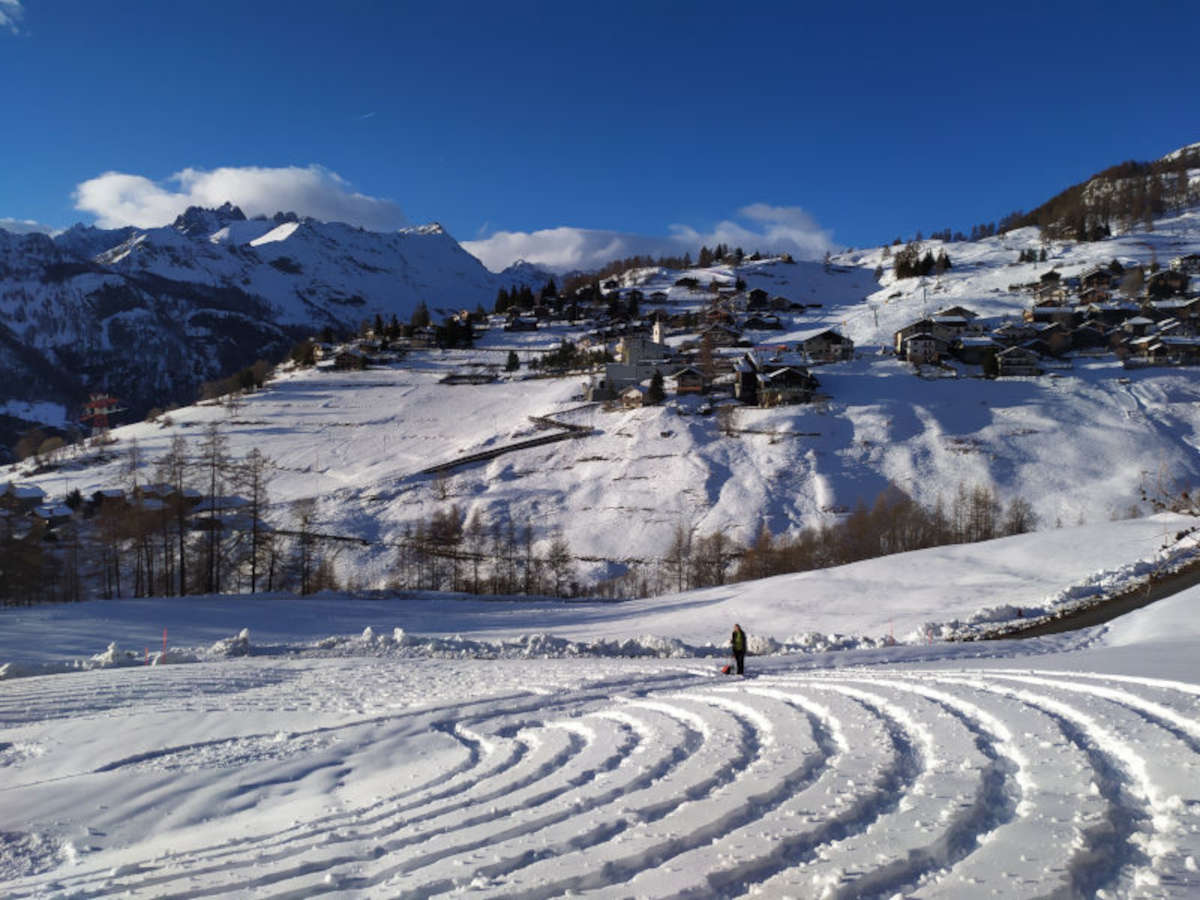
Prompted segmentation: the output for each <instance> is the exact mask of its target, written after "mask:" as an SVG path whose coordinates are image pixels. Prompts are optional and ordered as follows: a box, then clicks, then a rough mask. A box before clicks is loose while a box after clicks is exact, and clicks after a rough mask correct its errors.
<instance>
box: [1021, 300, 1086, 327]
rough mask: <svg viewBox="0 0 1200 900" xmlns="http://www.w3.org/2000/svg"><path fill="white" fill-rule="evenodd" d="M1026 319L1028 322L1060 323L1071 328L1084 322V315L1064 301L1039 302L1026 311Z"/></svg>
mask: <svg viewBox="0 0 1200 900" xmlns="http://www.w3.org/2000/svg"><path fill="white" fill-rule="evenodd" d="M1024 318H1025V321H1026V322H1034V323H1038V322H1043V323H1044V322H1058V323H1061V324H1063V325H1066V326H1068V327H1071V326H1074V325H1076V324H1078V323H1079V322H1080V321H1082V320H1083V314H1082V313H1081V312H1080V311H1079V310H1078V308H1077V307H1075V306H1070V305H1068V304H1067V303H1066V302H1065V301H1064V300H1039V301H1038V302H1036V303H1035V304H1033V306H1032V307H1031V308H1029V309H1027V310H1025V313H1024Z"/></svg>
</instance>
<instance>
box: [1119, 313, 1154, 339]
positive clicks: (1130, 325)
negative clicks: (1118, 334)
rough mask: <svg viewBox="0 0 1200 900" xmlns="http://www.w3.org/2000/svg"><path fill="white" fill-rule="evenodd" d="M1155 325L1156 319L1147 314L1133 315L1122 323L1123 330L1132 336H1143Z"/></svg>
mask: <svg viewBox="0 0 1200 900" xmlns="http://www.w3.org/2000/svg"><path fill="white" fill-rule="evenodd" d="M1153 327H1154V320H1153V319H1148V318H1146V316H1133V317H1132V318H1130V319H1126V320H1125V321H1124V322H1123V323H1122V324H1121V330H1122V331H1123V332H1125V334H1127V335H1130V336H1132V337H1142V336H1143V335H1145V334H1147V333H1149V331H1150V329H1151V328H1153Z"/></svg>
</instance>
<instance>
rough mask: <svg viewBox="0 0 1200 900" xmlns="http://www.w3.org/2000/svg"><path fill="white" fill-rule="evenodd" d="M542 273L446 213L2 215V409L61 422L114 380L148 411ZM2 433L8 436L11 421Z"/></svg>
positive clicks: (469, 302)
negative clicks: (462, 240)
mask: <svg viewBox="0 0 1200 900" xmlns="http://www.w3.org/2000/svg"><path fill="white" fill-rule="evenodd" d="M546 277H547V276H546V275H545V273H541V272H538V271H536V270H533V269H532V268H531V267H527V266H526V267H520V268H516V269H514V270H513V271H511V272H505V273H501V274H499V275H497V274H494V273H492V272H489V271H488V270H487V269H485V268H484V267H483V265H482V264H481V263H480V262H479V261H478V260H477V259H475V257H473V256H471V255H470V254H468V253H467V252H466V251H465V250H463V249H462V247H460V246H459V244H458V243H457V241H455V240H454V239H453V238H452V237H451V236H450V235H449V234H447V233H446V232H445V231H444V230H443V229H442V228H441V227H440V226H437V225H428V226H420V227H416V228H407V229H403V230H401V231H397V232H391V233H379V232H369V231H364V230H363V229H361V228H356V227H352V226H349V225H344V224H340V223H336V222H317V221H315V220H311V219H299V218H297V217H296V216H295V215H291V214H288V215H284V214H280V215H277V216H276V217H275V218H274V219H271V220H268V219H254V220H247V219H246V217H245V216H244V215H243V214H242V213H241V211H240V210H239V209H237V207H234V206H231V205H229V204H226V205H225V206H223V207H221V208H219V209H208V210H206V209H200V208H197V207H193V208H191V209H189V210H188V211H187V212H186V213H184V214H182V215H180V216H179V218H178V219H177V220H176V221H175V223H173V224H172V225H170V226H166V227H162V228H150V229H133V228H120V229H113V230H105V229H99V228H93V227H84V226H75V227H74V228H71V229H68V230H67V231H64V232H62V233H60V234H58V235H56V236H54V237H48V236H46V235H41V234H30V235H14V234H10V233H9V232H7V231H4V230H0V322H3V325H2V326H0V361H2V362H3V365H4V371H5V373H6V374H7V375H9V376H11V377H7V378H5V379H4V381H3V383H2V384H0V413H7V414H8V415H12V416H17V417H19V418H22V419H25V420H27V421H41V422H44V423H46V424H50V425H63V424H65V423H66V422H67V421H68V420H69V418H70V417H72V416H73V415H75V414H77V412H78V407H79V404H81V403H82V402H83V401H84V400H86V399H87V395H88V393H89V392H96V391H107V392H111V393H113V394H115V395H116V396H118V397H119V398H120V399H121V401H122V402H123V404H124V405H125V406H127V407H128V408H129V409H130V410H131V411H132V413H133V414H134V415H135V416H140V415H142V414H144V413H145V412H146V411H147V410H149V409H150V408H151V407H155V406H159V407H161V406H166V405H169V404H171V403H180V402H184V403H186V402H190V401H191V400H193V399H195V397H196V396H197V388H198V386H199V385H200V384H201V382H203V381H207V380H211V379H214V378H219V377H223V376H226V375H229V374H231V373H232V372H234V371H236V370H237V369H239V368H242V367H243V366H247V365H249V364H251V363H252V362H254V361H255V360H256V359H259V358H265V359H270V360H275V359H279V358H281V357H282V356H283V355H284V354H285V353H286V351H287V349H288V348H289V347H290V346H291V345H292V344H293V343H294V342H295V341H296V340H298V339H299V338H301V337H305V336H308V335H310V334H312V333H314V332H316V331H319V330H320V329H322V328H323V327H326V326H328V327H332V328H333V329H334V330H336V331H341V330H354V329H356V328H358V326H359V325H360V324H361V322H363V321H364V320H369V319H372V318H373V317H374V316H376V315H381V316H383V317H384V318H385V319H390V317H391V316H393V315H395V316H397V317H399V318H400V320H401V321H405V322H407V321H408V319H409V318H410V316H411V315H412V312H413V310H414V309H415V308H416V307H417V306H418V304H420V303H425V304H426V305H427V307H428V308H429V309H430V310H432V311H434V313H435V315H437V314H439V312H440V311H443V310H444V311H446V312H447V313H448V312H451V311H457V310H459V309H463V308H468V309H475V308H476V306H478V305H480V304H484V305H488V306H490V305H491V303H492V302H493V301H494V299H495V296H496V292H497V290H498V289H499V288H500V287H501V286H503V287H509V286H510V285H511V284H514V283H517V284H530V285H532V286H534V287H540V286H541V285H542V284H543V283H544V282H545V279H546ZM47 403H50V404H54V405H55V406H56V407H57V410H56V411H55V410H52V409H47V407H46V406H45V405H44V404H47ZM39 404H43V405H41V406H39ZM0 436H2V437H4V438H5V439H4V440H0V444H4V445H5V446H11V444H12V443H13V440H10V439H8V438H9V436H10V431H9V430H3V431H2V433H0Z"/></svg>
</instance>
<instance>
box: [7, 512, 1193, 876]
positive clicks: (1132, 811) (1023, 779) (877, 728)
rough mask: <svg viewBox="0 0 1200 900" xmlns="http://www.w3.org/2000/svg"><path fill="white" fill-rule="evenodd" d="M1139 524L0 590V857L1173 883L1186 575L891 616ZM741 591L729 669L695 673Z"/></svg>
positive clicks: (30, 864)
mask: <svg viewBox="0 0 1200 900" xmlns="http://www.w3.org/2000/svg"><path fill="white" fill-rule="evenodd" d="M1155 524H1156V523H1155V522H1152V521H1145V522H1116V523H1104V524H1102V525H1099V526H1093V527H1089V528H1088V529H1085V530H1083V531H1080V530H1078V529H1064V530H1063V531H1062V532H1061V533H1060V534H1059V535H1057V537H1059V538H1061V540H1059V541H1049V542H1047V541H1044V540H1041V539H1040V538H1039V536H1034V535H1022V536H1019V537H1014V538H1008V539H1005V540H1003V541H993V542H989V543H987V544H980V545H975V546H974V547H971V548H963V547H960V548H953V550H952V551H950V552H946V551H925V552H923V553H917V554H913V555H911V556H910V557H908V558H906V559H904V560H903V561H901V562H902V564H903V571H904V572H907V573H911V575H912V576H913V577H911V578H903V579H900V580H899V583H894V582H893V584H892V587H893V589H892V590H890V591H888V590H881V587H882V586H883V585H882V582H884V581H892V579H891V577H890V576H893V575H894V574H895V572H896V569H897V567H896V566H894V565H893V566H888V567H887V569H888V571H886V572H883V573H881V570H880V566H878V565H877V564H875V563H866V564H860V565H857V566H845V567H841V568H840V569H837V570H830V571H828V572H821V573H811V577H810V578H806V579H804V583H803V585H802V586H803V589H804V590H803V596H799V597H798V596H796V595H797V593H798V591H797V588H798V587H800V586H801V585H798V584H796V583H795V582H794V581H793V583H791V584H789V583H783V582H780V580H779V579H769V580H767V581H762V582H752V583H749V584H745V585H737V586H730V587H725V588H722V589H720V590H719V591H718V590H710V591H703V592H693V593H685V594H677V595H673V596H671V597H668V598H657V599H654V600H647V601H642V602H629V603H612V602H609V603H604V602H579V601H576V602H537V601H530V600H525V601H524V602H510V603H503V604H500V603H496V602H495V601H492V602H487V601H482V600H478V599H469V598H461V597H454V596H449V595H446V594H416V595H411V594H405V595H393V594H386V593H384V594H371V595H367V596H359V595H353V594H346V593H324V594H320V595H316V596H314V597H299V598H298V597H292V596H284V595H258V596H247V595H240V596H225V597H219V596H218V597H213V596H210V597H202V598H201V597H194V598H186V601H187V602H180V601H179V600H177V599H174V598H153V599H138V600H128V599H127V600H120V601H101V602H95V603H87V604H53V605H42V606H38V607H32V608H24V609H5V610H2V612H3V614H4V619H5V626H6V627H5V628H4V629H3V630H2V631H0V683H2V684H3V686H4V690H3V692H2V693H0V790H3V791H4V796H5V798H6V800H7V802H5V803H4V804H2V805H0V832H2V833H3V834H4V835H5V840H4V841H3V842H0V885H2V886H3V888H4V893H5V896H8V897H14V898H35V897H36V898H40V897H46V896H56V897H57V896H98V895H104V896H112V895H116V894H129V893H132V894H136V895H141V894H147V895H154V896H168V895H169V896H175V895H197V894H204V895H211V896H217V895H221V896H228V895H249V894H254V895H258V894H263V893H271V894H276V895H281V894H288V895H292V896H300V895H303V896H312V895H316V894H321V893H332V894H337V895H346V894H352V895H354V896H356V897H379V898H386V897H397V896H432V895H435V894H438V895H442V894H449V893H455V894H457V893H462V892H464V891H470V892H471V893H472V894H479V895H480V896H487V897H501V896H503V897H511V896H518V895H519V896H538V897H558V896H566V895H571V894H578V893H582V892H590V893H595V894H599V895H604V896H610V895H611V896H616V895H620V896H629V895H636V896H639V897H678V896H680V894H681V893H685V892H687V893H691V894H694V895H697V896H711V895H713V894H714V893H719V894H721V895H726V894H739V895H740V894H743V893H746V892H749V893H756V894H761V895H763V896H802V897H837V896H913V895H915V896H922V897H943V898H961V897H970V896H976V895H978V894H979V893H980V887H981V885H986V886H988V887H989V888H994V891H995V892H998V893H999V894H1000V895H1002V896H1010V895H1011V896H1026V895H1029V894H1037V895H1049V894H1053V895H1062V896H1093V895H1094V896H1119V897H1179V898H1185V897H1194V896H1195V895H1196V891H1197V889H1198V888H1200V873H1198V869H1197V862H1196V861H1197V859H1198V858H1200V842H1198V833H1200V808H1198V804H1197V780H1196V778H1195V771H1196V768H1197V765H1198V764H1200V755H1198V750H1200V747H1198V745H1197V739H1198V738H1200V724H1198V723H1197V720H1196V715H1195V712H1196V702H1197V698H1198V696H1200V686H1198V685H1197V684H1196V679H1195V673H1196V669H1195V660H1196V655H1197V649H1198V645H1200V630H1198V629H1197V624H1196V617H1195V614H1194V609H1195V604H1196V602H1197V601H1198V600H1200V588H1193V589H1191V590H1190V591H1187V592H1185V593H1182V594H1180V595H1177V596H1175V597H1170V598H1167V599H1165V600H1162V601H1160V602H1158V603H1154V604H1152V605H1151V606H1149V607H1147V608H1145V609H1141V610H1138V611H1137V612H1135V613H1132V614H1130V615H1127V616H1124V617H1122V618H1120V619H1117V620H1114V621H1113V622H1111V623H1109V624H1108V625H1106V626H1101V627H1096V628H1089V629H1085V630H1083V631H1080V632H1072V633H1069V634H1063V635H1056V636H1054V637H1052V638H1044V639H1029V640H1021V641H992V642H983V643H963V642H955V641H943V640H940V639H938V638H940V637H941V636H942V634H943V632H942V631H940V630H939V631H938V632H937V633H936V635H931V633H930V632H928V631H925V630H921V629H918V631H917V633H916V634H913V635H910V634H909V633H908V632H909V629H910V626H911V625H912V624H914V623H916V624H919V623H922V622H936V621H942V622H945V621H946V618H947V617H948V616H960V615H962V616H967V615H968V614H969V611H970V610H972V609H976V608H978V604H980V603H986V602H988V601H990V600H994V599H996V595H997V594H998V593H1004V594H1006V595H1007V596H1008V597H1009V598H1010V599H1012V600H1015V601H1017V602H1020V603H1022V604H1036V603H1038V602H1040V600H1041V599H1042V598H1043V597H1044V596H1045V594H1046V593H1047V592H1052V593H1057V594H1063V593H1066V592H1067V590H1068V589H1069V588H1070V587H1071V583H1072V582H1074V581H1075V579H1077V578H1078V577H1079V576H1080V574H1081V573H1084V572H1088V575H1089V577H1085V578H1084V579H1082V583H1083V584H1084V585H1093V584H1097V583H1099V582H1100V581H1102V580H1103V579H1105V578H1109V579H1110V580H1117V581H1119V580H1120V575H1118V574H1117V573H1116V572H1114V570H1113V569H1111V568H1110V566H1111V563H1113V562H1116V561H1118V560H1120V561H1125V560H1132V559H1135V558H1137V557H1139V556H1141V555H1142V554H1146V553H1152V551H1153V547H1154V546H1156V545H1157V540H1156V537H1155V535H1154V530H1155V529H1154V525H1155ZM1174 524H1175V523H1172V525H1174ZM1073 545H1077V546H1080V547H1082V548H1083V549H1084V551H1085V552H1084V553H1083V554H1081V555H1080V557H1079V558H1077V559H1072V561H1071V562H1072V565H1071V570H1072V571H1070V572H1064V571H1062V567H1061V566H1060V564H1059V561H1060V559H1061V558H1062V556H1063V555H1064V550H1065V549H1066V550H1068V551H1069V548H1070V547H1071V546H1073ZM966 550H970V551H971V552H969V553H967V552H962V551H966ZM1191 552H1192V553H1194V552H1195V547H1194V542H1193V547H1192V549H1191ZM1067 555H1070V554H1069V552H1068V553H1067ZM1084 557H1090V559H1088V558H1084ZM1098 560H1103V562H1102V563H1101V565H1102V568H1101V569H1100V570H1098V571H1094V572H1089V568H1090V567H1091V566H1093V565H1095V563H1096V562H1097V561H1098ZM881 574H882V575H883V578H881ZM919 574H925V575H926V576H927V577H925V578H920V577H917V576H918V575H919ZM1017 574H1020V575H1021V576H1023V577H1021V578H1020V580H1017V579H1016V578H1014V577H1013V576H1014V575H1017ZM1114 576H1115V578H1114ZM1076 583H1078V582H1076ZM972 587H973V588H974V598H975V599H974V603H975V604H976V605H975V606H972V600H971V589H972ZM821 597H838V598H839V602H837V603H830V602H825V603H821V602H819V598H821ZM889 614H891V615H894V617H895V623H894V625H895V627H894V631H895V635H896V640H894V641H893V640H890V635H889V625H890V624H891V623H890V622H889V620H888V616H889ZM733 622H740V623H742V624H743V625H744V626H745V627H746V629H747V630H748V632H749V635H750V645H751V646H750V649H751V655H750V656H749V658H748V660H747V664H746V673H747V676H748V677H746V678H737V677H723V676H722V675H720V674H719V671H720V666H721V664H722V663H723V662H724V661H725V660H726V659H727V658H728V656H727V654H728V651H727V650H726V649H725V647H724V644H725V641H726V640H727V636H728V634H729V629H730V626H731V623H733ZM835 629H836V630H837V631H839V632H841V635H830V637H831V638H832V640H828V641H827V640H825V639H823V637H822V636H823V635H825V634H828V633H829V632H831V631H833V630H835ZM858 635H870V636H872V637H873V638H874V640H872V641H870V642H868V641H866V640H858V641H855V640H853V639H852V637H853V636H858ZM838 637H840V638H842V640H840V641H839V640H836V638H838ZM784 642H787V643H786V646H781V645H783V643H784ZM106 645H107V649H105V647H106ZM780 650H783V651H784V652H780ZM52 673H63V674H52ZM29 675H37V676H39V677H23V676H29ZM1189 773H1190V774H1189ZM1011 886H1019V887H1016V888H1013V887H1011Z"/></svg>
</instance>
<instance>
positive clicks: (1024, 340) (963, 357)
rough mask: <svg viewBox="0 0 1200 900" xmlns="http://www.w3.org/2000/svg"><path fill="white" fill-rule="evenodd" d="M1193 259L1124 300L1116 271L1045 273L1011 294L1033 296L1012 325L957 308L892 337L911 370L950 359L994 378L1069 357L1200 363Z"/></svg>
mask: <svg viewBox="0 0 1200 900" xmlns="http://www.w3.org/2000/svg"><path fill="white" fill-rule="evenodd" d="M1196 274H1200V254H1192V255H1190V256H1183V257H1178V258H1177V259H1175V260H1173V261H1172V264H1171V267H1170V268H1168V269H1163V270H1160V271H1157V272H1153V273H1151V274H1150V275H1148V276H1146V277H1145V280H1144V283H1143V285H1142V287H1141V290H1140V291H1139V292H1138V293H1137V294H1136V295H1134V296H1129V293H1128V292H1129V290H1130V289H1129V286H1128V283H1125V285H1124V289H1123V290H1122V283H1123V280H1124V278H1125V272H1124V270H1123V269H1122V268H1121V267H1120V265H1119V264H1116V263H1114V264H1113V265H1111V266H1098V267H1096V268H1093V269H1090V270H1088V271H1086V272H1084V273H1082V274H1081V275H1079V276H1075V277H1071V278H1064V277H1062V275H1061V273H1059V272H1057V271H1054V270H1051V271H1049V272H1046V273H1044V274H1043V275H1042V276H1041V277H1040V278H1039V279H1038V281H1037V282H1035V283H1033V284H1024V285H1014V286H1013V288H1014V289H1020V290H1024V291H1027V292H1029V293H1031V294H1032V295H1033V302H1032V305H1031V306H1030V307H1029V308H1028V309H1026V310H1025V312H1024V314H1023V315H1022V317H1021V319H1020V320H1019V321H1004V322H1000V323H998V324H997V323H990V322H989V323H984V322H983V321H982V320H980V319H979V317H978V315H977V314H976V313H974V312H973V311H971V310H969V309H966V308H965V307H962V306H953V307H950V308H948V309H943V310H941V311H939V312H937V313H934V314H933V315H931V316H926V317H924V318H922V319H919V320H917V321H915V322H913V323H911V324H909V325H906V326H905V327H903V328H901V329H900V330H899V331H897V332H895V334H894V346H893V349H894V350H895V353H896V355H897V357H899V358H900V359H904V360H907V361H909V362H912V363H915V364H918V365H919V364H926V363H929V364H939V363H943V362H946V361H948V360H951V359H954V360H958V361H959V362H962V363H966V364H970V365H982V366H984V368H985V371H988V370H989V369H990V370H991V371H990V374H995V375H998V376H1013V375H1038V374H1041V373H1042V372H1043V371H1044V369H1045V368H1046V367H1047V366H1048V365H1049V361H1051V360H1055V359H1058V358H1061V357H1063V356H1065V355H1067V354H1068V353H1109V352H1112V353H1115V354H1117V355H1118V357H1120V358H1121V359H1122V360H1124V362H1125V364H1126V365H1128V366H1137V365H1195V364H1200V293H1197V292H1195V291H1191V290H1190V285H1191V278H1192V276H1193V275H1196Z"/></svg>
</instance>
